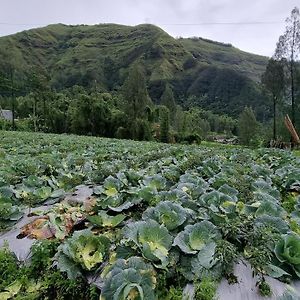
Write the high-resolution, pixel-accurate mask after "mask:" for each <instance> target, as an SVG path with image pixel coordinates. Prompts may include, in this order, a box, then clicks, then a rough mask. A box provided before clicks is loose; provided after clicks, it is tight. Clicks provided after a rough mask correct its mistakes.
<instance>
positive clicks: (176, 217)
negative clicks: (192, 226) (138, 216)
mask: <svg viewBox="0 0 300 300" xmlns="http://www.w3.org/2000/svg"><path fill="white" fill-rule="evenodd" d="M187 216H188V213H187V211H186V210H185V209H184V208H183V207H182V206H181V205H179V204H177V203H173V202H171V201H164V202H160V203H159V204H158V205H157V206H156V207H149V208H148V209H147V210H146V211H145V212H144V213H143V219H144V220H148V219H152V220H155V221H157V222H158V223H159V224H163V225H165V226H166V227H167V229H168V230H174V229H176V228H177V227H178V226H180V225H182V224H183V223H184V222H185V221H186V219H187Z"/></svg>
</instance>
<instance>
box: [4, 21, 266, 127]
mask: <svg viewBox="0 0 300 300" xmlns="http://www.w3.org/2000/svg"><path fill="white" fill-rule="evenodd" d="M8 58H9V59H8ZM266 63H267V59H266V58H265V57H262V56H258V55H253V54H249V53H246V52H242V51H240V50H238V49H236V48H234V47H232V46H229V45H225V44H221V43H217V42H212V41H208V40H204V39H198V38H197V39H196V38H191V39H182V38H180V39H174V38H172V37H171V36H169V35H168V34H167V33H165V32H164V31H163V30H161V29H160V28H158V27H156V26H153V25H149V24H148V25H146V24H144V25H138V26H134V27H130V26H122V25H116V24H100V25H94V26H87V25H78V26H67V25H63V24H56V25H50V26H47V27H44V28H38V29H32V30H28V31H23V32H20V33H17V34H15V35H11V36H7V37H1V38H0V66H1V72H0V85H1V87H2V88H1V93H0V94H1V95H2V96H3V99H2V101H0V104H1V106H2V108H4V107H6V108H12V106H14V107H15V109H17V106H19V105H20V103H15V97H17V96H26V95H29V94H30V93H31V100H29V99H28V98H26V99H23V100H24V101H23V103H24V102H32V103H31V105H32V108H31V109H30V113H28V110H27V113H26V114H25V112H24V114H23V115H22V112H23V111H24V108H21V107H20V111H21V112H20V111H19V112H18V113H16V117H21V118H23V117H24V116H25V115H26V117H29V114H30V115H31V117H32V118H34V119H36V118H39V119H41V118H43V119H44V122H45V116H46V115H47V113H48V110H49V107H52V106H53V102H52V101H51V98H52V97H49V95H48V92H49V91H54V90H55V91H57V92H61V91H65V90H67V89H70V88H72V87H74V86H76V85H77V86H81V87H83V88H84V89H85V90H86V91H87V93H88V94H90V93H91V92H98V93H107V92H108V93H111V94H112V96H113V97H114V96H116V98H120V97H121V98H122V97H123V96H124V101H125V103H128V100H130V101H133V98H132V97H137V99H136V101H138V103H139V104H140V103H142V102H143V103H145V98H146V93H145V92H144V91H142V94H143V95H142V94H137V90H136V89H131V88H130V84H132V83H129V82H132V81H133V80H131V79H130V78H134V76H133V75H132V74H131V73H132V70H133V69H135V68H141V67H142V68H143V69H144V70H143V71H142V72H140V71H139V73H137V74H136V75H137V76H139V74H141V73H144V76H142V77H144V78H145V83H143V80H140V79H141V78H142V77H138V80H136V79H135V80H134V82H135V83H136V84H141V85H146V86H147V89H148V93H147V94H149V96H150V98H151V100H152V101H153V103H155V104H160V103H162V104H164V102H169V104H166V103H165V104H164V105H166V106H167V107H168V108H169V109H170V112H171V123H172V121H173V119H174V112H175V109H174V104H173V103H172V102H173V101H174V102H175V104H179V105H181V106H183V107H184V109H185V110H187V109H189V108H191V107H193V106H198V107H202V108H205V109H207V110H212V111H214V112H215V113H218V114H221V115H223V114H227V115H230V116H231V117H234V118H236V117H237V116H238V115H239V113H240V112H241V111H242V110H243V108H244V106H246V105H248V106H252V107H255V111H256V114H257V117H258V119H259V120H260V121H262V120H266V119H268V116H270V115H268V105H266V103H265V97H264V96H263V95H262V93H261V89H260V87H259V85H258V82H259V78H260V76H261V74H262V73H263V71H264V68H265V66H266ZM130 74H131V75H130ZM136 78H137V77H136ZM128 81H129V82H128ZM123 86H127V87H128V88H127V89H126V88H125V93H124V89H123ZM126 90H127V92H126ZM130 92H131V93H134V95H130ZM63 94H65V93H63ZM73 96H74V95H72V96H71V97H68V98H69V100H73ZM149 96H148V97H149ZM56 97H60V93H56V96H55V98H56ZM128 97H129V98H130V99H128ZM49 98H50V99H49ZM172 98H174V99H173V100H172ZM126 99H127V100H126ZM168 99H169V100H168ZM82 101H84V100H83V99H82ZM130 101H129V102H130ZM49 102H52V103H49ZM70 102H71V101H67V102H66V101H64V97H62V98H61V97H60V100H59V103H58V107H60V109H59V110H58V112H57V113H55V114H53V111H52V113H51V115H52V116H53V117H58V118H60V119H61V120H63V118H64V113H63V112H64V110H63V109H62V107H64V106H66V105H67V106H68V105H69V104H70ZM72 102H73V101H72ZM143 105H144V104H143ZM143 105H142V107H143ZM170 105H171V106H172V107H169V106H170ZM39 106H41V108H39ZM54 106H56V105H54ZM27 107H28V106H27ZM29 107H30V106H29ZM130 107H131V106H130V105H128V107H127V112H128V111H129V112H130V113H133V114H136V113H137V112H136V111H135V110H134V109H133V110H131V109H130ZM37 110H41V111H42V113H38V112H37ZM38 115H39V116H38ZM36 121H37V122H38V120H36ZM47 126H49V124H48V125H47ZM34 127H35V125H34ZM64 128H65V127H63V126H62V127H61V130H62V129H64Z"/></svg>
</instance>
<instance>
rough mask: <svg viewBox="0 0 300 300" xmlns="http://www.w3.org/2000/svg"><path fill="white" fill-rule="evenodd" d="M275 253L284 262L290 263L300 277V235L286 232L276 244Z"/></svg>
mask: <svg viewBox="0 0 300 300" xmlns="http://www.w3.org/2000/svg"><path fill="white" fill-rule="evenodd" d="M275 254H276V257H277V258H278V260H279V261H280V262H282V263H286V264H289V265H290V266H291V267H292V268H293V270H294V271H295V273H296V275H297V276H298V277H299V278H300V237H299V236H297V235H295V234H285V235H282V236H281V239H280V240H279V242H278V243H277V244H276V246H275Z"/></svg>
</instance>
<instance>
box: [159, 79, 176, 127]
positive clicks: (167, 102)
mask: <svg viewBox="0 0 300 300" xmlns="http://www.w3.org/2000/svg"><path fill="white" fill-rule="evenodd" d="M160 104H161V105H164V106H166V107H167V108H168V109H169V111H170V119H171V124H174V121H175V114H176V103H175V100H174V94H173V90H172V88H171V86H170V85H169V84H166V87H165V90H164V92H163V94H162V96H161V98H160Z"/></svg>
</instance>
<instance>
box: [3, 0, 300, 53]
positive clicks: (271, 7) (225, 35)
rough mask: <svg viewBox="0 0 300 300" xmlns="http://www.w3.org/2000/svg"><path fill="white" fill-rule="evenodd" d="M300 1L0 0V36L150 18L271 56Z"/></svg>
mask: <svg viewBox="0 0 300 300" xmlns="http://www.w3.org/2000/svg"><path fill="white" fill-rule="evenodd" d="M297 5H298V7H299V6H300V1H299V0H0V36H4V35H9V34H13V33H16V32H19V31H23V30H26V29H30V28H36V27H42V26H46V25H48V24H55V23H64V24H99V23H118V24H126V25H137V24H141V23H151V24H155V25H157V26H160V27H161V28H163V29H164V30H165V31H166V32H168V33H169V34H170V35H172V36H174V37H179V36H181V37H191V36H199V37H203V38H208V39H212V40H215V41H219V42H224V43H231V44H233V45H234V46H235V47H237V48H239V49H241V50H244V51H248V52H252V53H256V54H261V55H266V56H272V55H273V52H274V49H275V47H276V42H277V40H278V38H279V36H280V35H281V34H283V32H284V28H285V19H286V18H287V17H288V16H289V15H290V12H291V10H292V9H293V8H294V7H295V6H297Z"/></svg>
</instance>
